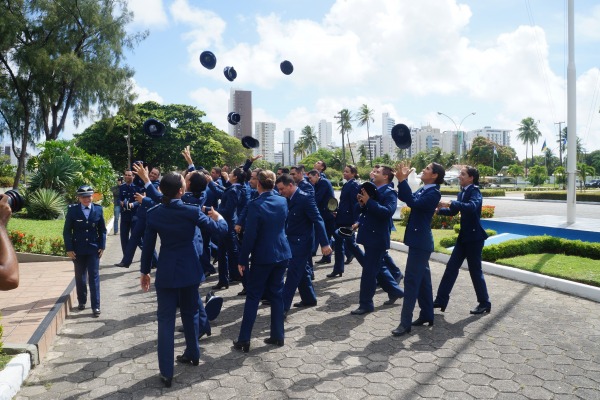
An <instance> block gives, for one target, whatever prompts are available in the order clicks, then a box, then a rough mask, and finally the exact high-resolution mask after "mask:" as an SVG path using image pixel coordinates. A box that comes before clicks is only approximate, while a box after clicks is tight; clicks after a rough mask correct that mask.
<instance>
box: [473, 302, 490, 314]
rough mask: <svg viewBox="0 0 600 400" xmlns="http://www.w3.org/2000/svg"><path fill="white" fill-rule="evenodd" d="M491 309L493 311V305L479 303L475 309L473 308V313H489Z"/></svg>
mask: <svg viewBox="0 0 600 400" xmlns="http://www.w3.org/2000/svg"><path fill="white" fill-rule="evenodd" d="M490 311H492V306H487V305H482V304H479V305H478V306H477V307H475V308H474V309H472V310H471V314H476V315H477V314H483V313H489V312H490Z"/></svg>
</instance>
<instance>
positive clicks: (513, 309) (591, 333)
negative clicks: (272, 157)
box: [16, 236, 600, 400]
mask: <svg viewBox="0 0 600 400" xmlns="http://www.w3.org/2000/svg"><path fill="white" fill-rule="evenodd" d="M108 242H109V250H108V251H107V252H106V253H105V257H104V258H103V259H102V264H103V266H102V268H101V277H102V283H101V295H102V316H101V317H100V318H97V319H96V318H92V317H91V312H90V310H89V308H88V309H86V310H85V311H81V312H77V311H74V312H73V314H72V315H71V316H70V317H69V318H68V319H67V322H66V323H65V325H64V326H63V328H62V330H61V332H60V334H59V335H58V337H57V339H56V341H55V344H54V346H53V347H52V348H51V349H50V352H49V354H48V357H47V358H46V359H45V360H44V361H43V362H42V364H41V365H40V366H38V367H37V368H36V369H35V370H34V371H32V373H31V375H30V376H29V378H28V380H27V381H26V382H25V385H24V387H23V388H22V390H21V391H20V392H19V394H18V395H17V397H16V398H17V399H30V398H31V399H97V398H107V399H142V398H158V397H160V398H165V399H230V398H236V399H237V398H260V399H271V398H273V399H279V398H311V399H360V398H368V399H374V398H397V399H421V398H448V399H461V400H462V399H484V398H490V399H579V398H580V399H600V304H596V303H593V302H590V301H586V300H581V299H578V298H576V297H571V296H567V295H563V294H560V293H557V292H553V291H550V290H545V289H540V288H536V287H531V286H528V285H524V284H521V283H518V282H513V281H509V280H506V279H502V278H497V277H491V276H488V277H487V282H488V286H489V290H490V295H491V296H492V312H491V314H489V315H484V316H472V315H470V314H469V309H470V308H472V307H473V306H475V295H474V292H473V289H472V286H471V281H470V279H469V274H468V273H467V272H466V271H462V272H461V274H460V275H459V278H458V281H457V284H456V286H455V288H454V292H453V297H452V300H451V302H450V304H449V307H448V309H447V310H446V312H445V313H440V312H439V310H437V311H436V319H435V326H433V327H416V328H414V329H413V331H412V333H411V334H410V335H408V336H405V337H399V338H396V337H393V336H391V334H390V331H391V330H392V329H394V328H395V327H396V326H397V324H398V321H399V313H400V309H401V304H402V302H401V301H398V302H397V304H396V305H394V306H384V305H382V303H383V302H384V301H385V300H386V299H387V297H386V295H385V293H382V292H381V291H378V292H377V294H376V296H375V303H376V311H375V312H374V313H371V314H368V315H366V316H362V317H357V316H353V315H350V311H351V310H352V309H354V308H356V305H357V303H358V291H357V289H358V285H359V276H360V275H359V274H360V266H359V265H358V264H357V263H356V262H354V263H352V264H351V265H349V266H348V268H347V272H346V273H345V274H344V276H343V277H342V278H336V279H327V278H326V277H325V274H326V273H328V272H329V271H330V268H331V267H330V266H327V267H319V268H318V269H317V271H316V275H317V281H316V284H315V286H316V288H317V291H318V296H319V304H318V305H317V306H316V307H313V308H309V309H302V310H299V309H292V311H291V312H290V314H289V316H288V318H287V322H286V338H285V346H283V347H274V346H268V345H265V344H264V343H263V342H262V339H264V338H265V337H267V336H268V324H269V313H268V309H267V308H266V307H261V309H260V310H259V316H258V318H257V321H256V325H255V327H254V331H253V339H252V347H251V348H250V352H249V353H248V354H243V353H239V352H237V351H234V350H232V349H231V341H232V339H236V338H237V334H238V332H239V326H240V321H241V314H242V309H243V298H241V297H238V296H236V293H237V292H238V291H239V290H240V289H241V288H240V287H239V286H237V287H236V286H231V287H230V288H229V289H228V290H225V291H222V292H221V293H220V294H221V295H223V296H224V298H225V304H224V310H223V312H222V313H221V315H220V317H219V318H218V319H217V321H215V323H214V324H213V336H211V337H209V338H206V337H204V338H202V339H201V341H200V344H201V352H202V354H201V359H200V360H201V361H200V366H198V367H193V366H182V365H176V366H175V378H174V381H173V387H172V388H170V389H166V388H163V387H162V384H161V383H160V381H159V380H158V377H157V374H158V362H157V355H156V330H157V325H156V318H155V309H156V303H155V302H156V296H155V293H154V292H150V293H142V292H141V291H140V289H139V279H138V277H139V273H138V271H137V268H138V267H139V264H138V263H134V264H133V265H132V268H131V269H128V270H125V269H122V268H117V267H113V266H112V264H113V263H115V262H117V261H119V259H120V256H121V252H120V246H119V243H118V242H119V241H118V236H110V237H109V240H108ZM392 253H393V254H392V255H393V257H394V259H395V261H396V262H397V263H398V265H400V266H401V267H402V268H403V266H404V263H405V261H406V255H405V254H404V253H400V252H395V251H393V252H392ZM431 268H432V274H433V282H434V288H437V284H438V282H439V280H440V278H441V275H442V272H443V268H444V266H443V265H441V264H439V263H431ZM214 281H215V277H211V278H210V279H209V281H208V283H206V284H204V285H203V286H202V287H201V291H202V294H205V293H206V291H207V290H208V287H209V285H210V284H214ZM183 347H184V345H183V334H181V333H177V334H176V343H175V354H180V353H181V352H182V351H183Z"/></svg>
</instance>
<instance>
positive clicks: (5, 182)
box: [0, 176, 15, 188]
mask: <svg viewBox="0 0 600 400" xmlns="http://www.w3.org/2000/svg"><path fill="white" fill-rule="evenodd" d="M14 182H15V178H14V177H10V176H0V187H3V188H12V186H13V183H14Z"/></svg>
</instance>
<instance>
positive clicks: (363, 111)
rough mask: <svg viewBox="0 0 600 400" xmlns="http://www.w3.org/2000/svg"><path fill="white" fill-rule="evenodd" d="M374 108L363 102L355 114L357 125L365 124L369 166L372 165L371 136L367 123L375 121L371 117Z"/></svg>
mask: <svg viewBox="0 0 600 400" xmlns="http://www.w3.org/2000/svg"><path fill="white" fill-rule="evenodd" d="M374 113H375V110H373V109H371V108H369V107H368V106H367V105H366V104H363V105H362V106H361V107H360V109H359V110H358V114H357V115H356V121H357V122H358V126H364V125H367V143H368V144H369V162H370V163H371V167H372V166H373V155H372V154H371V136H370V134H369V123H371V122H375V118H373V114H374Z"/></svg>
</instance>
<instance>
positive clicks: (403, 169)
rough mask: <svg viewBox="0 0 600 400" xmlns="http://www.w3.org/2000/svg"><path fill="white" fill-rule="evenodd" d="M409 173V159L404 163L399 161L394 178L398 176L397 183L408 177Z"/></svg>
mask: <svg viewBox="0 0 600 400" xmlns="http://www.w3.org/2000/svg"><path fill="white" fill-rule="evenodd" d="M410 173H411V169H410V161H406V162H405V163H404V162H401V163H400V164H398V165H397V166H396V178H398V183H400V182H402V181H405V180H406V179H408V176H409V175H410Z"/></svg>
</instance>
